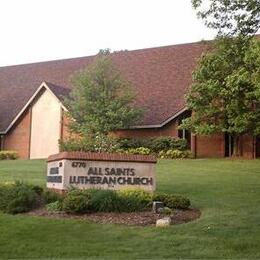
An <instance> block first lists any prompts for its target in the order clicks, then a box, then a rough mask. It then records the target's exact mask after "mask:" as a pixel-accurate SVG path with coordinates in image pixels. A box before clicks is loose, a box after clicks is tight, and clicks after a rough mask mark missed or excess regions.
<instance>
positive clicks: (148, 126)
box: [130, 107, 188, 129]
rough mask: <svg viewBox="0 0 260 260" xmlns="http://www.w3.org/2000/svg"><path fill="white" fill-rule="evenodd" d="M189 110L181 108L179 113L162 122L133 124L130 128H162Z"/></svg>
mask: <svg viewBox="0 0 260 260" xmlns="http://www.w3.org/2000/svg"><path fill="white" fill-rule="evenodd" d="M187 110H188V108H187V107H185V108H183V109H181V110H179V111H178V112H177V113H175V114H174V115H173V116H171V117H169V118H168V119H167V120H165V121H163V122H162V123H161V124H157V125H136V126H131V127H130V129H147V128H161V127H163V126H165V125H166V124H168V123H169V122H171V121H172V120H174V119H175V118H176V117H178V116H179V115H181V114H182V113H183V112H185V111H187Z"/></svg>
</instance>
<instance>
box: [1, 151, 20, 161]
mask: <svg viewBox="0 0 260 260" xmlns="http://www.w3.org/2000/svg"><path fill="white" fill-rule="evenodd" d="M17 158H18V153H17V152H16V151H0V160H15V159H17Z"/></svg>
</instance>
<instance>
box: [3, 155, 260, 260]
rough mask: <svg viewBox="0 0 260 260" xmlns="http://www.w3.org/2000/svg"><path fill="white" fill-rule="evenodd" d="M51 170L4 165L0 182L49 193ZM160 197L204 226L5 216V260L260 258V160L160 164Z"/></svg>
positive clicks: (34, 165) (29, 165) (36, 165)
mask: <svg viewBox="0 0 260 260" xmlns="http://www.w3.org/2000/svg"><path fill="white" fill-rule="evenodd" d="M45 168H46V166H45V162H44V161H41V160H35V161H33V160H32V161H22V160H21V161H0V182H6V181H13V180H24V181H26V182H30V183H35V184H40V185H44V182H45ZM157 189H158V190H160V191H166V192H172V193H180V194H183V195H186V196H188V197H189V198H190V199H191V201H192V205H193V206H194V207H197V208H200V209H201V211H202V216H201V218H200V219H198V220H196V221H194V222H190V223H187V224H182V225H176V226H171V227H169V228H166V229H158V228H155V227H145V228H141V227H126V226H120V225H98V224H94V223H90V222H85V221H80V220H69V219H66V220H55V219H47V218H41V217H26V216H19V215H17V216H11V215H4V214H0V258H88V257H89V258H107V259H115V258H120V259H126V258H128V259H132V258H139V259H140V258H147V259H151V258H156V259H159V258H186V259H191V258H204V259H205V258H206V259H208V258H215V259H216V258H218V259H220V258H221V259H223V258H225V259H227V258H233V259H238V258H240V259H241V258H247V259H253V258H254V259H256V258H257V259H259V258H260V160H254V161H253V160H252V161H231V160H225V159H223V160H217V159H216V160H215V159H212V160H208V159H204V160H202V159H201V160H183V161H181V160H180V161H170V160H161V161H160V162H159V163H158V165H157Z"/></svg>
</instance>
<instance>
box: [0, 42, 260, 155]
mask: <svg viewBox="0 0 260 260" xmlns="http://www.w3.org/2000/svg"><path fill="white" fill-rule="evenodd" d="M206 48H207V44H206V43H203V42H199V43H190V44H180V45H173V46H165V47H158V48H150V49H142V50H134V51H120V52H115V53H113V54H111V57H112V60H113V62H114V63H115V65H116V66H117V67H118V69H119V70H120V72H121V73H122V74H123V76H124V77H125V78H126V79H128V80H129V81H130V82H131V83H132V86H133V87H134V88H135V91H136V93H137V96H136V100H135V103H136V105H137V106H139V107H143V108H144V117H143V120H142V122H141V123H140V124H139V125H134V126H132V127H131V128H130V129H127V130H120V131H117V132H116V134H117V135H118V136H121V137H130V136H132V137H133V136H134V137H151V136H173V137H179V138H185V139H187V141H188V143H189V146H190V149H191V151H192V152H193V153H194V154H195V155H196V157H225V156H228V154H229V153H228V149H229V147H230V145H232V144H230V142H232V140H231V139H230V138H229V137H228V136H227V135H225V134H222V133H221V134H216V135H213V136H210V137H205V136H195V135H193V134H191V133H189V132H188V131H184V130H178V125H179V124H180V122H181V120H182V119H183V118H186V117H188V116H190V115H191V111H189V110H188V109H187V107H186V105H185V99H184V96H185V94H186V93H187V92H188V90H189V88H190V86H191V83H192V71H193V70H194V69H195V67H196V64H197V62H198V59H199V57H200V56H201V54H202V53H203V51H205V50H206ZM94 58H95V56H89V57H81V58H73V59H64V60H55V61H48V62H40V63H33V64H25V65H16V66H7V67H1V68H0V150H15V151H17V152H18V154H19V157H20V158H30V159H38V158H47V157H48V156H49V155H51V154H54V153H58V152H59V140H64V139H66V138H67V137H68V135H69V132H68V130H67V127H66V125H67V123H66V117H65V112H66V107H65V105H64V103H63V98H64V97H65V96H67V95H68V94H69V92H70V90H71V89H72V84H71V77H72V75H73V74H74V73H76V72H77V71H80V70H82V69H84V68H85V67H86V66H88V65H89V64H91V63H92V62H93V60H94ZM239 145H240V147H241V151H242V156H243V157H246V158H255V157H259V156H260V138H254V137H252V136H247V135H245V136H243V137H242V138H241V142H240V144H239Z"/></svg>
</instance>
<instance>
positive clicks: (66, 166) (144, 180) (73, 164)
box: [47, 152, 156, 191]
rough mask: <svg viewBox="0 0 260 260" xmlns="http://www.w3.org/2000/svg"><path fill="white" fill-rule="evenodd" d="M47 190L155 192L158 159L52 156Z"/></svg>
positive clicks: (72, 154) (73, 154) (108, 155)
mask: <svg viewBox="0 0 260 260" xmlns="http://www.w3.org/2000/svg"><path fill="white" fill-rule="evenodd" d="M47 163H48V167H47V188H50V189H55V190H61V191H64V190H67V189H69V188H70V187H77V188H80V189H90V188H95V189H112V190H120V189H126V188H141V189H144V190H146V191H154V190H155V187H156V184H155V164H156V159H155V158H154V157H152V156H145V155H128V154H116V153H84V152H62V153H59V154H55V155H51V156H50V157H49V158H48V160H47Z"/></svg>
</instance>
